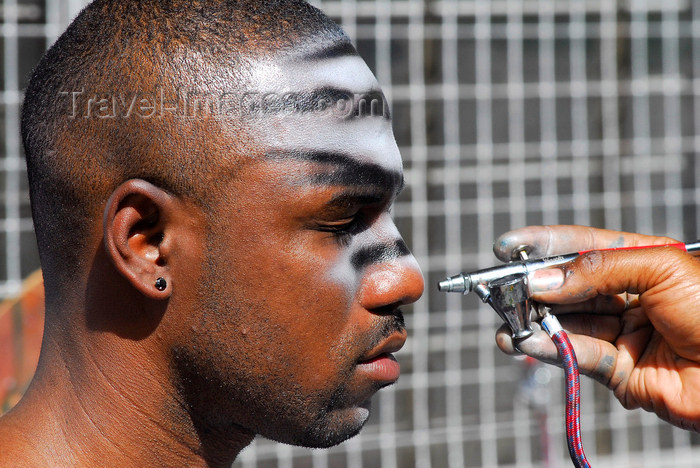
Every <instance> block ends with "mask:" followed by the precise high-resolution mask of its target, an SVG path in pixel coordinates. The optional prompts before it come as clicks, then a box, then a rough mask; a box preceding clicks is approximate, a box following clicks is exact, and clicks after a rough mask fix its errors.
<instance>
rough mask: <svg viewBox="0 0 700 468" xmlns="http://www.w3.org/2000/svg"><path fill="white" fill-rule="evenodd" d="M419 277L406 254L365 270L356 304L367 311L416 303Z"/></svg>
mask: <svg viewBox="0 0 700 468" xmlns="http://www.w3.org/2000/svg"><path fill="white" fill-rule="evenodd" d="M424 286H425V284H424V281H423V274H422V273H421V270H420V267H419V266H418V262H417V261H416V259H415V257H414V256H413V255H411V254H410V253H409V254H407V255H402V256H400V257H396V258H392V259H388V260H386V261H383V262H379V263H375V264H372V265H371V266H368V267H367V268H366V269H365V271H364V274H363V279H362V288H361V289H360V303H361V304H362V306H363V307H364V308H365V309H367V310H373V309H380V308H386V307H400V306H402V305H406V304H411V303H413V302H416V301H417V300H418V299H419V298H420V297H421V296H422V295H423V290H424Z"/></svg>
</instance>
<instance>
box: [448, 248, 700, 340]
mask: <svg viewBox="0 0 700 468" xmlns="http://www.w3.org/2000/svg"><path fill="white" fill-rule="evenodd" d="M666 246H672V247H676V248H679V249H681V250H685V251H686V252H689V253H691V254H693V255H700V241H696V242H693V243H689V244H683V243H678V244H666ZM652 247H663V246H662V245H649V246H638V247H620V248H613V249H601V250H631V249H646V248H652ZM527 250H528V247H527V246H522V247H521V248H518V249H515V250H514V252H513V256H514V257H516V258H517V257H519V258H520V260H515V261H512V262H509V263H506V264H504V265H499V266H495V267H491V268H486V269H483V270H477V271H473V272H471V273H460V274H458V275H455V276H451V277H449V278H446V279H445V280H443V281H440V283H439V284H438V289H439V290H440V291H443V292H458V293H463V294H467V293H469V292H471V291H474V292H475V293H476V294H477V295H478V296H479V298H481V300H482V301H483V302H484V303H487V304H489V305H490V306H491V307H493V309H494V310H495V311H496V313H498V315H499V316H500V317H501V318H502V319H503V321H504V322H506V323H507V324H508V325H509V326H510V328H511V331H512V332H513V338H525V337H527V336H530V335H531V334H532V332H533V330H532V326H531V325H530V310H531V307H532V305H533V301H532V300H531V299H530V293H529V290H528V287H527V277H528V275H529V274H530V273H532V272H534V271H536V270H540V269H543V268H549V267H553V266H557V265H563V264H565V263H568V262H571V261H573V260H574V259H576V258H577V257H579V256H580V255H582V254H584V253H586V252H589V251H581V252H574V253H569V254H564V255H557V256H554V257H547V258H537V259H529V258H528V255H527ZM541 310H542V309H540V308H539V307H538V312H540V311H541ZM542 313H543V312H542ZM542 313H541V314H542Z"/></svg>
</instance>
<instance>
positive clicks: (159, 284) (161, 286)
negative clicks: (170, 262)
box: [156, 276, 168, 291]
mask: <svg viewBox="0 0 700 468" xmlns="http://www.w3.org/2000/svg"><path fill="white" fill-rule="evenodd" d="M167 287H168V282H167V281H165V278H163V277H162V276H161V277H160V278H158V279H157V280H156V289H157V290H158V291H164V290H165V288H167Z"/></svg>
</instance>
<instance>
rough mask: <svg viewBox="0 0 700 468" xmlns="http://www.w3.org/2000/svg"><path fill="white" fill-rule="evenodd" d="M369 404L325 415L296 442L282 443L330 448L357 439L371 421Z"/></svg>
mask: <svg viewBox="0 0 700 468" xmlns="http://www.w3.org/2000/svg"><path fill="white" fill-rule="evenodd" d="M369 415H370V411H369V402H366V403H365V404H363V405H362V406H358V407H355V408H345V409H342V410H333V411H332V412H330V413H325V414H324V415H323V416H321V417H319V418H317V419H316V421H314V423H313V424H311V425H310V426H309V427H307V428H306V430H305V431H304V433H303V435H302V436H301V437H300V438H299V439H296V440H294V441H288V442H287V441H281V442H286V443H291V444H292V445H299V446H302V447H308V448H329V447H333V446H335V445H338V444H340V443H342V442H345V441H346V440H348V439H350V438H352V437H355V436H356V435H357V434H359V432H360V431H361V430H362V428H363V427H364V425H365V423H366V422H367V420H368V419H369Z"/></svg>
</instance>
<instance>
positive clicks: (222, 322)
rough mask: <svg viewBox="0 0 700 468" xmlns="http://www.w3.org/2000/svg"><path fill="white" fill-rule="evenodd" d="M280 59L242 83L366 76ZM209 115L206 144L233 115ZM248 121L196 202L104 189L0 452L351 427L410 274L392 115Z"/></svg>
mask: <svg viewBox="0 0 700 468" xmlns="http://www.w3.org/2000/svg"><path fill="white" fill-rule="evenodd" d="M277 60H278V62H275V60H267V61H265V62H258V63H255V64H253V66H252V74H253V76H254V78H253V80H252V81H251V82H252V83H255V85H256V86H258V87H259V88H260V89H262V90H267V91H275V90H277V89H290V88H291V89H292V90H295V91H311V90H314V89H319V88H323V87H328V86H331V87H337V88H340V89H351V90H353V92H358V93H366V92H371V91H373V90H375V91H376V90H378V89H379V88H378V85H377V83H376V80H375V79H374V77H373V76H372V74H371V72H370V71H369V69H368V68H367V67H366V65H365V64H364V62H363V61H362V60H361V59H360V58H359V57H356V56H333V57H321V58H318V57H316V58H313V59H309V58H305V57H300V56H297V57H295V56H291V57H289V56H287V57H285V59H284V60H286V61H287V62H284V61H283V60H282V59H277ZM213 128H216V130H212V131H213V132H216V133H215V134H212V135H208V138H207V141H202V142H200V144H202V145H209V144H211V145H212V146H211V153H212V154H216V152H217V151H218V147H216V146H214V145H213V143H209V141H214V140H216V141H220V140H222V139H224V140H225V139H226V138H229V136H230V135H229V133H228V132H234V131H235V130H234V126H232V127H231V128H227V127H226V125H225V124H223V125H221V126H217V127H213ZM247 131H248V132H249V133H250V134H251V135H253V140H252V141H248V145H249V146H251V147H252V148H253V149H254V150H253V151H252V153H251V155H250V158H249V160H247V161H245V163H244V164H243V165H237V166H236V169H235V172H236V175H235V177H233V176H231V175H228V176H227V168H226V167H227V166H226V162H225V161H226V158H225V157H223V158H222V165H221V174H222V177H221V178H220V180H219V182H218V183H217V184H215V185H212V187H211V195H210V198H209V199H208V200H207V211H206V212H205V211H204V210H203V209H202V208H201V207H200V206H198V205H197V204H195V203H194V202H192V201H190V200H188V199H186V198H181V197H176V196H174V195H172V194H170V193H168V192H166V191H165V190H162V189H161V188H159V187H158V186H156V185H154V184H151V183H149V182H146V181H143V180H127V181H124V182H123V183H121V184H120V185H119V186H118V187H117V188H116V189H115V190H114V191H113V193H112V195H111V197H110V198H109V200H105V203H104V211H103V215H102V216H101V217H99V218H96V219H95V220H94V229H93V230H92V233H91V237H90V239H89V242H88V243H87V244H88V245H89V248H88V249H86V250H85V252H83V258H84V260H85V269H84V271H83V272H82V273H81V274H80V275H78V276H77V277H76V278H74V282H73V283H72V284H71V285H70V288H68V287H67V288H66V289H65V290H64V291H61V295H60V301H57V307H58V305H60V307H61V308H62V310H61V311H58V312H62V316H63V317H66V319H65V320H63V321H61V322H56V321H54V322H51V323H52V326H50V327H48V326H47V330H46V336H45V341H44V347H43V349H42V355H41V358H40V364H39V368H38V370H37V374H36V378H35V380H34V381H33V383H32V385H31V387H30V389H29V391H28V392H27V394H26V396H25V397H24V398H23V399H22V401H21V402H20V403H19V405H18V406H17V407H16V408H15V409H14V410H13V411H11V412H10V413H9V414H8V415H6V416H5V417H4V418H3V419H2V420H0V447H2V449H1V451H0V464H4V463H6V462H8V461H12V462H14V463H17V462H18V461H21V464H22V465H24V466H32V465H34V466H46V465H51V466H61V465H63V466H95V465H100V464H105V463H108V464H109V465H111V466H136V465H138V466H148V465H153V466H230V464H231V463H232V461H233V460H234V459H235V457H236V455H237V454H238V453H239V452H240V450H242V449H243V448H244V447H245V446H246V445H247V444H248V443H250V441H251V440H252V438H253V437H254V436H255V435H256V434H261V435H263V436H266V437H269V438H273V439H275V440H280V441H283V442H287V443H294V444H300V445H307V446H317V447H325V446H330V445H334V444H337V443H339V442H341V441H343V440H345V439H347V438H348V437H351V436H352V435H354V434H356V433H357V432H358V431H359V430H360V429H361V427H362V425H363V424H364V423H365V422H366V420H367V417H368V414H369V399H370V397H371V396H372V395H373V394H374V393H375V392H376V391H377V390H379V389H380V388H382V387H384V386H386V385H390V384H392V383H393V382H394V381H395V380H396V378H397V377H398V364H397V363H396V361H395V359H394V358H393V356H392V355H391V353H393V352H395V351H397V350H398V349H400V348H401V346H402V345H403V343H404V342H405V340H406V330H405V327H404V325H403V319H402V315H401V311H400V307H401V306H403V305H405V304H409V303H411V302H414V301H415V300H417V299H418V298H419V297H420V295H421V294H422V291H423V279H422V276H421V273H420V270H419V269H418V266H417V263H416V261H415V259H414V258H413V256H412V255H410V253H409V252H408V250H407V249H406V247H405V245H404V244H403V241H402V240H401V237H400V235H399V233H398V231H397V229H396V226H395V225H394V222H393V220H392V218H391V215H390V212H389V210H390V208H391V206H392V204H393V203H394V200H395V198H396V196H397V194H398V193H399V191H400V190H401V188H402V185H403V173H402V166H401V159H400V155H399V152H398V148H397V146H396V143H395V141H394V138H393V134H392V131H391V122H390V120H389V119H388V118H386V117H361V118H354V119H347V118H342V119H340V118H337V116H330V115H320V114H314V113H303V114H298V115H291V116H290V115H276V114H271V115H266V116H261V117H260V118H259V119H252V120H250V121H249V122H247ZM231 135H232V133H231ZM169 138H177V135H169ZM224 156H225V155H224ZM231 172H233V169H231ZM159 277H163V278H165V280H166V281H167V287H166V289H165V290H163V291H159V290H158V289H156V288H155V287H154V284H155V280H156V278H159ZM48 313H49V314H51V313H54V312H53V311H49V312H48Z"/></svg>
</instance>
